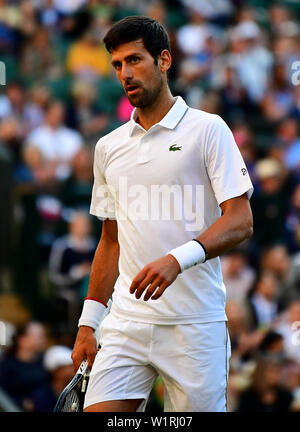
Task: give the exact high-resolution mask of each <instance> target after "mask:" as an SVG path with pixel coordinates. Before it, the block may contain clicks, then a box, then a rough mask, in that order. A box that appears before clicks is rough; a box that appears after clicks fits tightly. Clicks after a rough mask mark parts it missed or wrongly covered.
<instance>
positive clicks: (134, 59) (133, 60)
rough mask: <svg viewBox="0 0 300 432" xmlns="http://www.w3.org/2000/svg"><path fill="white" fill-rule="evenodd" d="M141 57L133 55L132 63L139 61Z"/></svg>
mask: <svg viewBox="0 0 300 432" xmlns="http://www.w3.org/2000/svg"><path fill="white" fill-rule="evenodd" d="M139 61H140V59H139V58H138V57H132V59H131V62H132V63H138V62H139Z"/></svg>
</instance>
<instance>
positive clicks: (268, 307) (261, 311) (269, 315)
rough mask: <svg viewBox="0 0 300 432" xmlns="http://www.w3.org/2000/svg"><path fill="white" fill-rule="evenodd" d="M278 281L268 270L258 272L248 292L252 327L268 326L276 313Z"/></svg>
mask: <svg viewBox="0 0 300 432" xmlns="http://www.w3.org/2000/svg"><path fill="white" fill-rule="evenodd" d="M277 298H278V282H277V279H276V277H275V276H274V275H273V273H271V272H270V271H267V270H264V271H262V272H261V273H260V274H258V276H257V279H256V281H255V283H254V285H253V288H252V289H251V291H250V292H249V306H250V310H251V321H252V327H253V328H257V327H258V328H262V329H264V328H269V327H270V325H271V324H272V322H273V320H274V319H275V318H276V316H277V314H278V300H277Z"/></svg>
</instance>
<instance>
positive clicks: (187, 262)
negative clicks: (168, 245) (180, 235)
mask: <svg viewBox="0 0 300 432" xmlns="http://www.w3.org/2000/svg"><path fill="white" fill-rule="evenodd" d="M168 254H169V255H172V256H173V257H174V258H175V259H176V260H177V261H178V264H179V266H180V268H181V272H183V271H184V270H186V269H188V268H190V267H193V266H195V265H197V264H200V263H203V262H204V261H205V259H206V252H205V250H204V248H203V247H202V246H201V244H200V243H198V242H197V241H195V240H190V241H188V242H187V243H184V244H183V245H182V246H179V247H177V248H175V249H172V250H171V251H170V252H168Z"/></svg>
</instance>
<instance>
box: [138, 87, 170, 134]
mask: <svg viewBox="0 0 300 432" xmlns="http://www.w3.org/2000/svg"><path fill="white" fill-rule="evenodd" d="M175 101H176V98H175V97H174V96H172V94H171V92H170V90H169V88H166V89H165V91H162V92H161V93H160V94H159V96H158V98H157V99H156V100H155V103H153V104H152V105H150V106H147V107H145V108H137V122H138V123H139V124H140V125H141V126H142V127H143V128H144V129H145V130H149V129H150V128H151V127H152V126H153V125H154V124H156V123H159V122H160V121H161V120H162V119H163V118H164V117H165V115H166V114H167V113H168V112H169V111H170V109H171V108H172V106H173V105H174V103H175Z"/></svg>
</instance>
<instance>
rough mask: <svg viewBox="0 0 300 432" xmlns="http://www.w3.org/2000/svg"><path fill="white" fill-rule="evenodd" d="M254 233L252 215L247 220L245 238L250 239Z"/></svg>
mask: <svg viewBox="0 0 300 432" xmlns="http://www.w3.org/2000/svg"><path fill="white" fill-rule="evenodd" d="M252 235H253V218H252V216H251V217H249V218H248V219H247V220H245V226H244V240H248V239H249V238H250V237H252Z"/></svg>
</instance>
